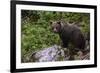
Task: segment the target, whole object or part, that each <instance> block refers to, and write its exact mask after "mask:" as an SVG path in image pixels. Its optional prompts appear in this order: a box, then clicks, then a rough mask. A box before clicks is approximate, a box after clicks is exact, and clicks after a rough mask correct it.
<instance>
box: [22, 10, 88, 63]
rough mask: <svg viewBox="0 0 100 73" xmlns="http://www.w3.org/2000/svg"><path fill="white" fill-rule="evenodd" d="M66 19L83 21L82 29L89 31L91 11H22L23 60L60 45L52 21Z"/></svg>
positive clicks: (76, 21) (68, 20) (85, 31)
mask: <svg viewBox="0 0 100 73" xmlns="http://www.w3.org/2000/svg"><path fill="white" fill-rule="evenodd" d="M51 20H53V21H55V20H64V21H67V22H70V23H73V22H75V23H81V25H83V26H84V27H82V31H83V32H84V33H87V32H89V24H90V21H89V20H90V15H89V13H74V12H54V11H34V10H22V11H21V56H22V61H24V58H26V56H27V55H28V54H30V53H31V52H33V51H37V50H40V49H43V48H47V47H50V46H52V45H54V44H58V45H60V39H59V36H58V34H55V33H53V32H52V30H51V25H50V21H51Z"/></svg>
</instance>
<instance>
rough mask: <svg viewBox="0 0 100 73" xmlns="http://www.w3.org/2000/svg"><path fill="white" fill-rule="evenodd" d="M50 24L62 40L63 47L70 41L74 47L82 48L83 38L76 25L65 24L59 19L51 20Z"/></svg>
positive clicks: (83, 45)
mask: <svg viewBox="0 0 100 73" xmlns="http://www.w3.org/2000/svg"><path fill="white" fill-rule="evenodd" d="M51 26H52V30H53V31H54V32H55V33H58V34H59V36H60V38H61V40H62V46H63V47H64V48H67V47H68V45H69V43H71V44H72V45H73V46H74V48H77V49H79V50H84V48H85V38H84V35H83V34H82V32H81V30H80V29H79V27H78V26H77V25H71V24H66V23H63V22H61V21H54V22H51Z"/></svg>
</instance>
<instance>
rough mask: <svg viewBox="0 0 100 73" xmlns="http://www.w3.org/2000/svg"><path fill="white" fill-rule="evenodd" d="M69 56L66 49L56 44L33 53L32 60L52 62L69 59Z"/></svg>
mask: <svg viewBox="0 0 100 73" xmlns="http://www.w3.org/2000/svg"><path fill="white" fill-rule="evenodd" d="M68 59H69V56H67V55H66V56H65V51H64V50H63V49H61V47H60V46H57V45H54V46H52V47H49V48H44V49H43V50H40V51H37V52H34V53H32V55H31V57H30V60H31V61H34V62H49V61H50V62H51V61H60V60H68Z"/></svg>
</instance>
